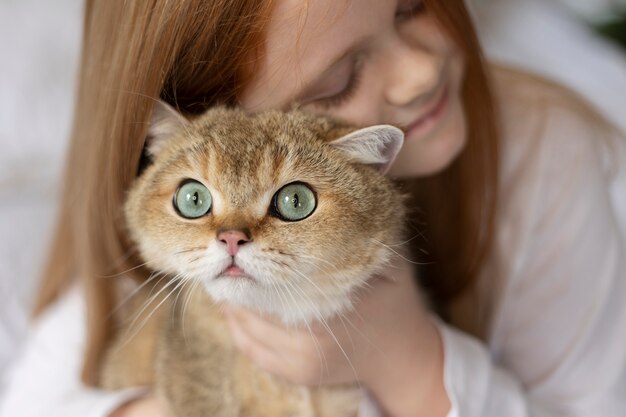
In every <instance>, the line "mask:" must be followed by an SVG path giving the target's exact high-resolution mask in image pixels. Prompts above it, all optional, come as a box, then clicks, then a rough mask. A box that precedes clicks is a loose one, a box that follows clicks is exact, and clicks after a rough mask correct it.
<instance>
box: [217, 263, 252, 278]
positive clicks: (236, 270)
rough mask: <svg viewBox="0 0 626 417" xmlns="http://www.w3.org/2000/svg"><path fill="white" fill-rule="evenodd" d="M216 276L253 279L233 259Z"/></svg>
mask: <svg viewBox="0 0 626 417" xmlns="http://www.w3.org/2000/svg"><path fill="white" fill-rule="evenodd" d="M218 277H225V278H239V279H241V278H243V279H249V280H251V281H254V278H252V277H251V276H250V275H248V274H247V273H246V271H244V270H243V268H241V267H240V266H238V265H236V264H235V262H234V261H233V263H231V264H230V265H229V266H228V267H227V268H226V269H224V270H223V271H222V272H221V273H220V274H218Z"/></svg>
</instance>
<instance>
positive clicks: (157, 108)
mask: <svg viewBox="0 0 626 417" xmlns="http://www.w3.org/2000/svg"><path fill="white" fill-rule="evenodd" d="M188 124H189V121H188V120H187V119H185V118H184V117H183V116H182V115H181V114H180V113H178V112H177V111H176V110H174V109H173V108H172V107H171V106H170V105H169V104H167V103H165V102H164V101H161V100H158V101H157V102H156V104H155V105H154V108H153V109H152V117H151V120H150V128H149V129H148V135H147V137H146V151H147V153H148V155H149V156H150V157H152V158H153V157H155V156H157V155H158V154H159V153H160V152H161V150H162V149H163V147H164V145H165V144H166V143H167V141H168V140H170V139H171V138H172V136H174V135H175V134H176V133H177V132H179V131H180V130H182V129H185V128H186V127H187V125H188Z"/></svg>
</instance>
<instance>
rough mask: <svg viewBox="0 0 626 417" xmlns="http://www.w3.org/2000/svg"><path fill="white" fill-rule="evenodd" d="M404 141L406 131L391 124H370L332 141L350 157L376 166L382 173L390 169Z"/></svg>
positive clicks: (333, 144)
mask: <svg viewBox="0 0 626 417" xmlns="http://www.w3.org/2000/svg"><path fill="white" fill-rule="evenodd" d="M403 143H404V132H402V130H400V129H398V128H397V127H393V126H390V125H377V126H370V127H366V128H364V129H359V130H357V131H355V132H352V133H349V134H347V135H346V136H343V137H341V138H339V139H337V140H334V141H332V142H330V145H331V146H334V147H335V148H337V149H339V150H341V151H342V152H343V153H345V154H346V155H347V156H348V157H349V158H350V159H352V160H354V161H355V162H359V163H361V164H365V165H371V166H374V167H375V168H376V169H378V171H380V172H381V173H382V174H384V173H386V172H387V171H388V170H389V167H390V166H391V164H392V163H393V161H395V159H396V156H398V153H399V152H400V148H402V144H403Z"/></svg>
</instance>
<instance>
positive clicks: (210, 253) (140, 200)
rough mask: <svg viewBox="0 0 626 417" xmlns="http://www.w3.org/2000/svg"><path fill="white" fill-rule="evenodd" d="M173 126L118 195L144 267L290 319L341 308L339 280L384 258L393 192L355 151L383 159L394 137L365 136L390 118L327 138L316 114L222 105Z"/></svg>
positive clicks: (351, 283)
mask: <svg viewBox="0 0 626 417" xmlns="http://www.w3.org/2000/svg"><path fill="white" fill-rule="evenodd" d="M180 125H181V126H180V128H179V129H170V130H168V128H165V129H161V133H163V132H165V133H164V134H163V135H162V136H163V137H162V138H159V139H158V140H159V142H158V144H154V145H153V146H152V149H153V150H152V153H153V154H155V155H154V163H153V164H152V165H151V166H150V167H148V169H146V171H145V172H144V173H143V174H142V175H141V177H140V178H139V179H138V180H137V181H136V183H135V184H134V186H133V187H132V189H131V191H130V193H129V195H128V198H127V203H126V206H125V214H126V220H127V223H128V227H129V230H130V233H131V237H132V238H133V240H134V241H135V242H136V243H137V245H138V247H139V249H140V252H141V255H142V257H143V258H144V260H145V261H147V264H148V266H149V267H150V268H152V269H154V270H156V271H163V272H166V273H168V274H170V275H171V276H175V277H176V279H178V280H181V282H187V283H189V285H193V284H195V283H197V284H199V285H202V287H203V288H204V289H205V290H206V291H207V292H208V294H209V295H211V297H213V298H214V299H215V300H218V301H227V302H231V303H237V304H241V305H244V306H246V307H248V308H252V309H255V310H258V311H263V312H268V313H272V314H276V315H278V316H279V317H281V318H282V319H283V320H284V321H286V322H301V321H309V320H312V319H315V318H316V317H320V316H323V317H327V316H329V315H332V314H334V313H336V312H338V311H340V310H342V309H344V308H347V307H348V306H349V305H350V296H349V294H350V292H351V290H353V289H354V288H355V287H357V286H359V285H362V284H363V283H364V281H365V280H367V279H368V278H370V277H371V275H372V274H373V273H375V272H377V271H379V270H380V269H381V267H382V266H383V265H384V264H385V262H386V261H387V260H388V258H389V255H390V250H389V248H388V247H386V245H393V244H395V243H397V241H398V240H399V231H400V229H401V225H402V219H403V205H402V198H401V196H400V195H398V193H397V191H396V190H395V189H394V188H393V187H392V186H391V184H390V183H389V181H387V180H386V179H385V178H384V177H383V176H382V174H381V173H380V170H379V169H376V168H373V167H371V166H365V165H363V164H361V163H358V162H355V161H368V162H369V163H370V164H378V165H386V164H388V163H389V162H390V159H393V156H394V155H395V153H397V150H398V149H397V148H398V142H397V140H398V138H397V137H396V138H392V139H393V140H394V141H395V142H394V143H391V142H389V143H391V147H392V148H390V147H389V146H390V145H389V143H387V144H386V145H384V146H379V147H378V149H375V148H376V146H378V145H376V135H378V137H379V139H378V143H379V144H381V143H385V141H388V140H389V137H391V136H393V135H400V136H401V133H398V132H399V131H398V130H397V129H395V130H394V128H392V127H383V128H378V129H379V130H378V131H371V129H370V131H369V132H368V131H365V133H363V134H359V133H358V132H357V133H356V134H352V135H348V136H344V137H343V138H342V139H339V140H337V141H334V142H330V143H329V142H327V140H328V135H330V134H331V131H333V130H334V131H335V133H334V134H335V135H336V134H337V133H336V132H337V131H340V130H341V129H338V128H337V127H336V126H333V125H332V124H330V123H329V122H328V121H321V120H319V119H312V118H311V117H308V116H304V115H302V114H299V113H291V114H287V115H286V114H283V113H278V112H271V113H266V114H261V115H258V116H255V117H250V116H246V115H244V114H243V113H241V112H238V111H234V110H225V109H216V110H211V111H209V112H208V113H207V114H205V115H204V116H202V117H201V118H200V119H199V120H196V121H194V122H192V123H186V122H181V124H180ZM170 126H171V125H170ZM385 129H386V130H385ZM153 131H157V132H158V131H159V129H153ZM361 132H363V131H361ZM385 135H386V136H385ZM368 140H369V141H370V142H371V143H369V144H366V142H367V141H368ZM399 140H400V143H401V137H400V138H399ZM394 146H395V147H396V148H393V147H394ZM377 158H378V159H377Z"/></svg>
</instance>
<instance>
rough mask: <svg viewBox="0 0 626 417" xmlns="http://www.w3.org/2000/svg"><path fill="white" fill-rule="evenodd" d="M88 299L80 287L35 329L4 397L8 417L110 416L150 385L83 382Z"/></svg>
mask: <svg viewBox="0 0 626 417" xmlns="http://www.w3.org/2000/svg"><path fill="white" fill-rule="evenodd" d="M85 326H86V322H85V305H84V298H83V296H82V294H81V293H80V291H79V290H78V289H77V288H74V289H72V290H71V291H69V292H68V294H66V295H65V296H64V297H63V298H61V299H60V300H59V301H57V302H56V304H54V305H53V306H51V307H50V308H49V309H48V311H47V312H46V313H45V314H44V315H43V316H42V317H41V318H40V319H39V320H38V321H37V322H36V323H34V326H33V328H32V330H31V332H30V335H29V337H28V340H27V342H26V345H25V348H24V350H23V352H22V353H21V356H20V357H19V358H18V359H17V361H16V363H14V364H13V367H12V369H11V372H9V375H8V376H9V379H8V381H7V390H6V391H5V393H4V398H3V399H2V401H0V416H2V417H13V416H20V417H41V416H47V417H106V416H108V415H109V414H110V413H111V412H113V411H114V410H115V409H116V408H117V407H119V406H120V405H122V404H123V403H125V402H127V401H129V400H130V399H133V398H138V397H140V396H141V395H144V394H145V392H146V389H145V388H139V387H138V388H132V389H127V390H120V391H104V390H99V389H94V388H90V387H87V386H85V385H83V384H82V382H81V380H80V370H81V366H82V358H83V350H84V343H85Z"/></svg>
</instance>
